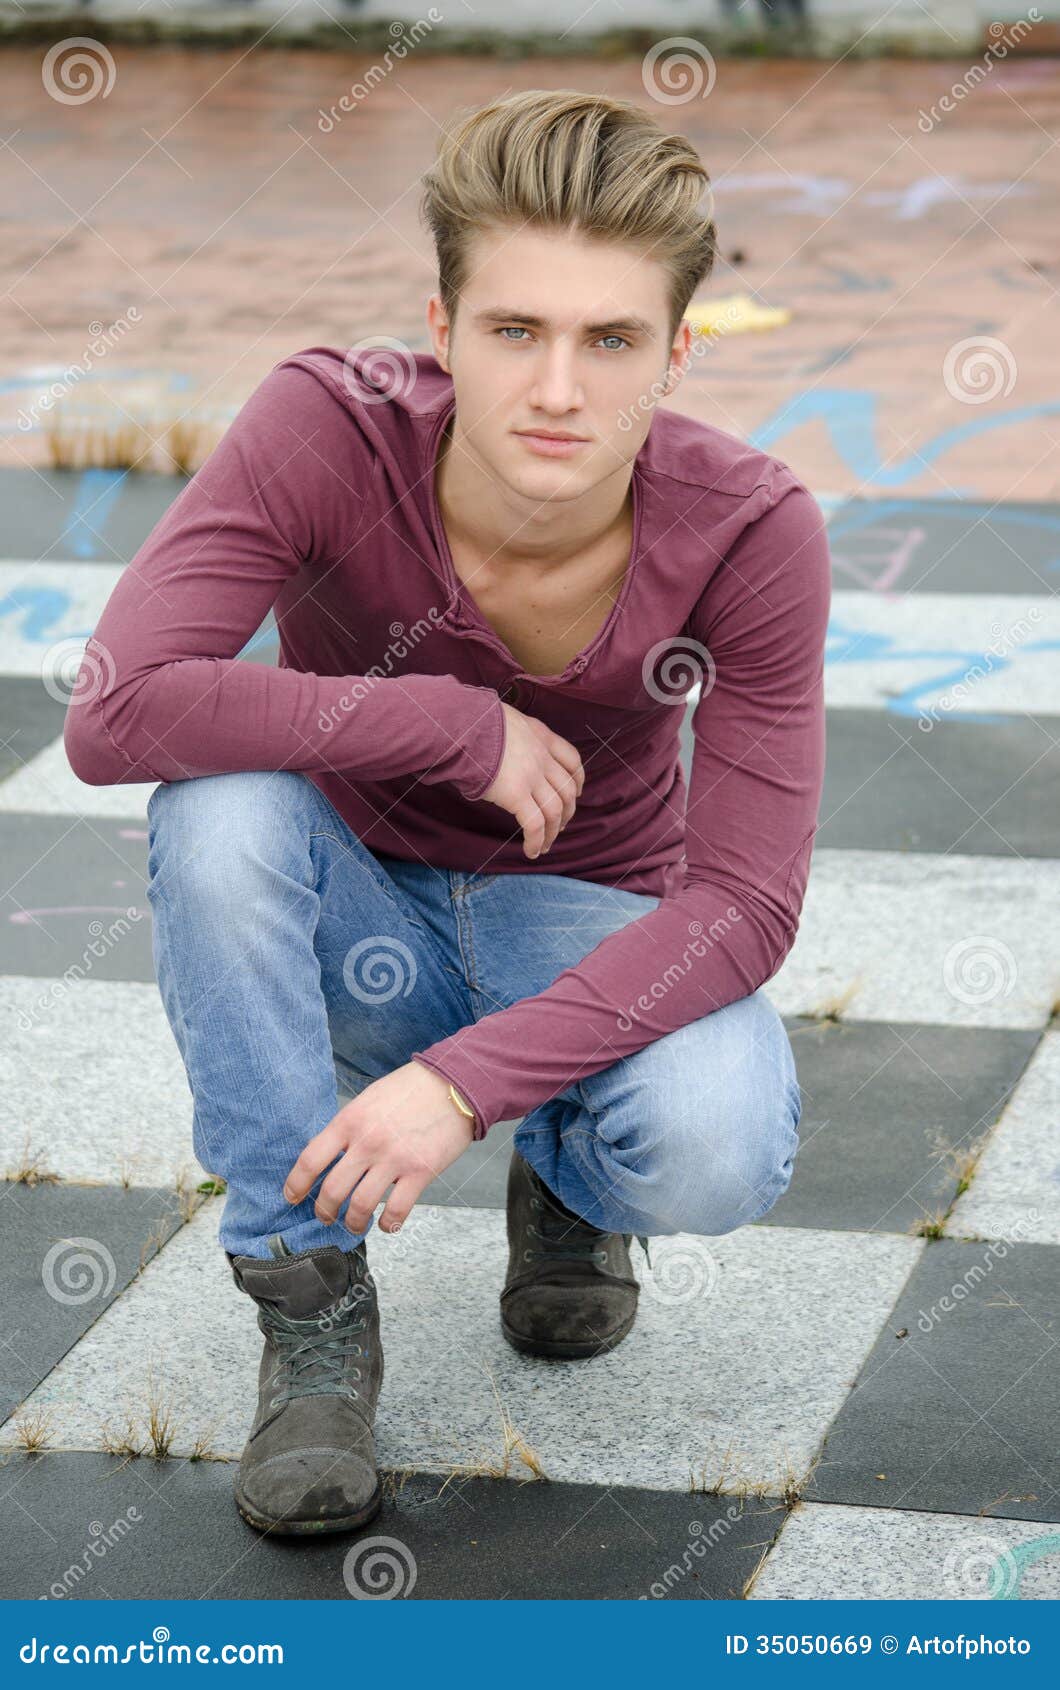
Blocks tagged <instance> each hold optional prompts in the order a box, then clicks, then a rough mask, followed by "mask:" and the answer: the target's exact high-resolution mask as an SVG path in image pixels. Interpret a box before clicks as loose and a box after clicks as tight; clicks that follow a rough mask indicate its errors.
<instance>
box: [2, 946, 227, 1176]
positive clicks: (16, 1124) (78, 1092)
mask: <svg viewBox="0 0 1060 1690" xmlns="http://www.w3.org/2000/svg"><path fill="white" fill-rule="evenodd" d="M0 1017H2V1020H3V1025H4V1028H5V1036H4V1038H3V1039H2V1040H0V1156H2V1166H3V1170H5V1171H11V1170H12V1169H14V1168H17V1167H19V1166H21V1165H22V1164H23V1163H24V1161H25V1160H26V1159H27V1157H29V1158H37V1157H39V1158H40V1159H41V1161H42V1163H43V1165H44V1167H45V1168H47V1169H49V1170H50V1171H51V1172H53V1173H56V1174H59V1175H60V1176H61V1177H62V1178H63V1179H64V1180H104V1181H107V1182H109V1183H111V1184H114V1185H118V1184H120V1183H122V1182H124V1181H129V1182H131V1183H132V1184H134V1185H166V1186H170V1185H174V1184H175V1183H176V1180H177V1178H178V1175H179V1174H180V1171H181V1169H182V1168H184V1169H185V1170H186V1173H187V1178H188V1179H189V1180H190V1181H191V1182H192V1183H196V1182H197V1181H198V1180H200V1179H202V1178H203V1177H204V1174H205V1170H203V1169H202V1168H200V1166H199V1164H198V1163H197V1162H196V1160H195V1157H194V1155H193V1154H192V1147H191V1116H192V1104H191V1094H190V1092H189V1090H188V1083H187V1079H186V1077H185V1074H184V1066H183V1063H182V1062H181V1059H180V1053H179V1051H178V1050H177V1046H176V1043H175V1041H174V1039H173V1035H172V1033H171V1031H170V1028H169V1023H168V1022H167V1020H166V1018H165V1011H164V1010H163V1008H162V1002H161V999H160V997H159V995H158V990H157V988H156V987H155V986H142V985H136V984H133V983H132V982H128V981H123V982H112V983H110V984H101V983H97V982H95V981H91V980H82V981H76V982H74V983H73V984H71V985H69V986H68V985H67V984H66V982H65V981H63V980H62V979H59V980H52V981H42V980H39V979H37V980H34V979H26V978H23V977H17V976H16V977H13V978H12V977H10V976H6V977H4V978H2V979H0Z"/></svg>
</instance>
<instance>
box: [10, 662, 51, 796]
mask: <svg viewBox="0 0 1060 1690" xmlns="http://www.w3.org/2000/svg"><path fill="white" fill-rule="evenodd" d="M65 719H66V705H65V704H64V703H63V702H62V700H61V699H57V698H52V697H51V695H50V694H49V693H48V692H46V691H45V689H44V687H43V686H42V684H41V682H40V681H39V680H37V679H36V677H35V676H29V675H0V724H2V726H0V780H4V779H5V778H6V777H7V776H8V775H11V774H14V773H15V771H16V770H17V769H21V768H22V766H23V764H24V763H28V762H29V760H30V758H31V757H35V756H36V755H37V752H38V751H43V750H44V747H45V746H46V745H50V744H51V742H52V740H53V739H58V737H59V735H60V734H61V733H62V731H63V722H64V721H65Z"/></svg>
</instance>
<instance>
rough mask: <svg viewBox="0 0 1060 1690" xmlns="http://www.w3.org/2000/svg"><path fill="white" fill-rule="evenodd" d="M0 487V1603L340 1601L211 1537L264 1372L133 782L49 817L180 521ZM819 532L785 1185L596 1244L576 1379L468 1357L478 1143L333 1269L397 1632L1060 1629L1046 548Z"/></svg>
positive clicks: (1059, 566) (64, 488)
mask: <svg viewBox="0 0 1060 1690" xmlns="http://www.w3.org/2000/svg"><path fill="white" fill-rule="evenodd" d="M2 480H3V483H4V494H5V508H6V510H7V512H8V513H9V514H8V524H7V533H6V539H5V548H6V550H7V551H9V552H11V553H12V555H13V558H14V561H9V562H6V563H3V564H0V611H2V612H3V614H2V615H0V704H2V707H3V708H2V716H3V723H4V727H3V735H2V743H0V839H2V842H3V850H2V860H3V863H4V878H3V892H4V897H3V904H2V907H0V945H2V947H3V949H2V956H0V971H2V978H0V999H2V1008H3V1019H4V1028H5V1038H4V1039H3V1041H2V1045H0V1081H2V1083H0V1141H2V1152H3V1170H4V1173H5V1174H6V1180H5V1183H4V1185H3V1186H2V1188H0V1191H2V1196H3V1203H2V1207H0V1217H2V1220H3V1234H2V1236H3V1241H4V1246H5V1247H4V1249H3V1251H2V1253H0V1291H2V1293H3V1307H4V1309H5V1311H6V1313H7V1318H6V1320H5V1324H4V1333H3V1340H4V1345H3V1364H2V1367H0V1417H2V1418H3V1425H2V1426H0V1449H2V1458H0V1459H2V1465H0V1563H2V1567H0V1589H2V1590H3V1592H4V1594H6V1595H11V1596H30V1597H34V1596H39V1595H45V1594H48V1592H49V1590H50V1589H51V1588H52V1586H53V1585H56V1584H57V1583H58V1585H59V1586H60V1587H61V1593H62V1594H67V1595H79V1596H85V1597H95V1598H99V1597H104V1598H106V1597H120V1598H128V1597H156V1596H163V1595H164V1596H167V1597H186V1598H193V1597H202V1596H209V1597H221V1596H225V1597H263V1596H268V1597H284V1598H290V1597H324V1598H328V1597H335V1598H338V1599H341V1598H343V1597H345V1596H346V1595H347V1591H346V1588H345V1586H344V1583H343V1579H342V1564H343V1559H344V1556H345V1554H346V1551H347V1549H348V1547H349V1541H348V1540H347V1539H345V1538H343V1539H339V1540H336V1541H333V1542H332V1543H330V1544H329V1543H327V1542H323V1543H313V1544H308V1545H295V1546H292V1545H290V1544H280V1543H276V1542H269V1541H268V1540H264V1539H261V1538H260V1537H258V1535H257V1534H255V1533H254V1532H252V1531H251V1530H250V1528H249V1527H246V1526H244V1524H243V1523H242V1521H241V1520H240V1519H239V1517H238V1515H237V1514H236V1512H235V1509H234V1506H233V1504H232V1501H231V1480H232V1468H231V1462H232V1461H233V1459H234V1458H236V1457H237V1456H238V1453H239V1450H240V1448H241V1447H242V1443H243V1440H244V1438H245V1436H246V1431H247V1428H248V1425H249V1420H250V1414H251V1409H252V1403H253V1400H254V1395H255V1391H254V1378H255V1370H256V1364H257V1356H258V1346H259V1341H260V1340H259V1335H258V1332H257V1329H256V1326H255V1325H254V1322H253V1311H252V1309H251V1306H250V1304H249V1303H248V1302H247V1300H246V1299H245V1298H242V1297H241V1296H240V1295H239V1293H238V1292H237V1291H236V1289H235V1287H234V1286H233V1284H232V1282H231V1279H230V1277H229V1274H228V1270H227V1267H226V1264H225V1262H224V1258H223V1255H222V1253H221V1251H220V1250H219V1248H218V1245H217V1240H216V1229H217V1220H218V1203H219V1200H218V1198H216V1197H213V1196H209V1195H206V1194H204V1193H202V1192H200V1191H199V1190H198V1189H197V1188H198V1186H199V1185H200V1183H201V1182H203V1180H204V1179H205V1177H206V1174H207V1172H208V1170H205V1169H202V1168H199V1167H198V1166H197V1165H196V1164H195V1161H194V1158H193V1156H192V1151H191V1136H190V1118H191V1102H190V1097H189V1093H188V1088H187V1084H186V1080H185V1077H184V1073H183V1069H182V1067H181V1064H180V1061H179V1058H178V1055H177V1052H176V1048H175V1045H174V1043H173V1040H172V1037H171V1035H170V1032H169V1029H168V1026H167V1024H166V1022H165V1018H164V1016H163V1012H162V1008H161V1004H160V1001H159V997H158V993H157V990H156V988H155V985H154V980H153V970H152V964H151V940H150V911H149V907H148V904H147V900H146V896H145V873H146V828H145V805H146V800H147V796H148V794H149V792H150V787H124V788H111V789H97V788H89V787H85V786H83V785H82V784H81V783H80V782H79V781H78V780H77V779H76V778H75V777H74V775H73V774H72V772H71V770H70V769H69V767H68V766H67V764H66V762H65V759H64V756H63V750H62V743H61V738H60V735H61V729H62V720H63V712H64V705H63V701H62V700H63V692H62V685H61V680H60V679H59V677H61V675H62V673H64V672H68V671H69V667H70V657H71V653H76V652H77V651H79V649H80V646H81V645H82V644H83V642H84V639H85V638H86V637H87V635H88V633H89V632H90V631H91V629H92V626H93V624H94V621H95V619H96V617H97V615H98V613H99V610H100V608H101V606H102V604H103V603H104V601H105V599H106V597H107V595H108V593H109V591H110V589H111V586H112V585H113V583H114V581H115V580H116V578H117V575H118V573H119V571H120V568H121V566H122V559H124V558H128V557H130V556H131V555H132V553H133V551H134V550H135V548H136V546H137V545H138V544H139V542H140V540H141V539H142V538H143V537H144V536H145V535H146V533H147V532H148V531H149V529H150V528H151V526H153V524H154V522H155V521H156V520H157V518H158V516H159V515H160V514H161V512H162V510H163V509H164V507H165V504H166V503H167V502H168V500H169V499H170V498H171V497H172V496H173V493H174V492H175V490H176V484H175V483H168V482H166V481H164V480H161V479H146V478H143V479H141V480H140V481H139V482H131V483H129V484H127V483H126V480H125V478H123V477H121V476H119V475H114V476H111V475H105V474H102V473H99V474H90V475H85V476H71V477H64V476H62V475H54V476H52V477H50V478H45V480H46V481H48V482H50V485H51V490H52V491H53V492H54V493H55V494H56V497H55V498H54V499H49V500H47V501H45V499H44V498H43V497H42V492H41V478H40V477H39V476H37V475H30V474H27V475H22V474H20V473H18V472H7V473H6V474H4V475H3V476H2ZM822 504H823V505H825V507H826V509H827V510H828V514H829V520H830V526H831V534H832V547H833V558H834V564H835V599H834V607H833V626H832V630H831V635H830V645H829V663H828V671H827V682H828V692H827V696H828V746H829V769H828V780H827V785H826V791H825V798H824V803H823V807H822V826H821V831H820V835H819V844H818V849H817V853H816V857H815V860H814V867H813V872H812V876H811V881H810V887H809V892H808V896H807V900H806V906H805V910H804V914H803V921H802V926H801V928H800V932H799V937H798V940H797V942H796V945H795V947H794V949H793V951H792V953H791V955H790V957H789V958H788V960H787V962H786V963H785V965H784V967H783V969H782V970H781V971H780V973H779V974H778V975H777V976H776V978H775V979H774V980H773V981H771V982H770V983H769V985H768V986H767V988H766V989H767V991H768V993H769V995H770V996H771V997H772V999H773V1001H774V1002H775V1003H776V1004H777V1006H778V1008H779V1009H780V1010H781V1012H782V1014H783V1015H784V1017H785V1020H786V1023H787V1025H788V1028H789V1030H790V1032H791V1035H792V1039H793V1045H794V1049H795V1052H796V1057H797V1060H798V1067H799V1076H800V1081H801V1084H802V1088H803V1094H804V1114H803V1119H802V1128H801V1134H802V1143H801V1148H800V1151H799V1155H798V1159H797V1163H796V1171H795V1177H794V1180H793V1183H792V1185H791V1188H790V1190H789V1191H788V1193H787V1194H786V1195H785V1197H784V1198H783V1199H782V1200H781V1202H780V1203H779V1204H778V1205H777V1206H776V1207H775V1208H774V1210H773V1211H772V1212H771V1213H770V1214H769V1216H767V1217H766V1219H765V1220H764V1221H763V1222H761V1223H759V1224H756V1225H754V1226H750V1227H746V1228H744V1229H742V1230H741V1231H740V1232H737V1233H734V1234H731V1235H729V1236H726V1237H723V1238H718V1239H703V1238H691V1237H688V1238H677V1239H670V1240H659V1241H657V1242H656V1243H655V1245H654V1246H653V1250H652V1258H653V1269H652V1271H651V1272H649V1271H648V1270H647V1269H646V1268H645V1267H644V1265H643V1259H642V1257H641V1256H640V1253H639V1251H637V1250H636V1249H635V1251H634V1255H635V1263H636V1265H637V1267H638V1271H639V1272H640V1273H641V1276H642V1281H643V1291H642V1297H641V1310H640V1314H639V1316H638V1320H637V1324H636V1327H635V1328H634V1331H633V1333H632V1334H631V1335H630V1337H629V1338H628V1339H627V1340H626V1341H625V1342H624V1343H623V1344H622V1345H621V1346H620V1347H619V1349H618V1350H616V1351H615V1352H614V1353H613V1354H612V1355H610V1356H607V1357H602V1358H600V1359H598V1360H596V1361H594V1362H591V1363H584V1362H581V1363H545V1362H539V1361H534V1360H532V1359H529V1358H525V1357H521V1356H518V1355H516V1354H515V1353H514V1352H513V1351H511V1350H510V1349H509V1348H508V1347H507V1346H506V1344H505V1343H504V1341H503V1339H502V1337H501V1334H500V1330H499V1325H498V1319H497V1292H498V1289H499V1287H500V1284H501V1281H502V1278H503V1272H504V1262H505V1236H504V1212H503V1192H504V1179H505V1172H506V1163H507V1158H508V1153H509V1144H510V1136H511V1131H512V1128H513V1126H514V1123H510V1124H508V1125H499V1126H498V1127H496V1128H495V1129H494V1131H493V1132H492V1133H491V1135H490V1137H489V1139H488V1140H487V1141H486V1143H484V1144H482V1145H478V1146H474V1147H473V1148H472V1149H471V1150H469V1151H468V1152H467V1154H466V1156H465V1157H464V1158H462V1159H461V1161H460V1162H459V1163H457V1164H455V1165H454V1167H453V1168H451V1169H449V1170H447V1173H446V1175H445V1177H444V1178H443V1179H442V1180H439V1181H437V1182H436V1184H435V1186H433V1187H432V1188H431V1189H430V1191H429V1192H428V1194H427V1196H428V1198H429V1199H430V1201H429V1202H424V1203H423V1204H421V1205H420V1206H419V1207H418V1209H417V1211H416V1214H415V1219H414V1222H413V1223H410V1225H409V1227H408V1228H407V1229H406V1230H405V1232H404V1234H403V1235H402V1237H401V1238H400V1239H390V1240H388V1239H385V1238H382V1237H381V1236H378V1235H376V1234H373V1243H372V1244H371V1245H370V1250H371V1252H372V1254H371V1260H372V1265H373V1270H374V1272H375V1274H376V1277H377V1280H378V1282H379V1286H380V1299H381V1309H382V1319H383V1336H384V1343H385V1353H386V1379H385V1383H384V1388H383V1393H382V1398H381V1401H380V1407H379V1418H378V1426H377V1433H378V1438H377V1441H378V1448H379V1454H380V1461H381V1464H382V1465H383V1467H384V1468H385V1469H386V1472H387V1501H386V1504H385V1507H384V1510H383V1512H382V1514H381V1515H380V1516H379V1517H378V1519H377V1520H376V1521H375V1522H373V1524H372V1526H371V1527H370V1528H369V1529H368V1530H369V1532H370V1533H371V1534H372V1535H385V1536H387V1537H389V1538H391V1539H396V1540H398V1541H399V1542H400V1544H402V1545H403V1546H405V1552H407V1554H408V1555H410V1556H413V1557H414V1558H415V1564H416V1568H417V1579H416V1586H415V1595H417V1596H423V1597H428V1598H430V1597H445V1596H457V1597H460V1596H465V1597H466V1596H478V1597H496V1598H500V1597H505V1596H507V1597H553V1596H562V1597H571V1596H590V1597H609V1598H626V1597H638V1596H642V1595H644V1596H649V1597H652V1596H662V1597H665V1598H668V1599H679V1598H711V1597H733V1596H741V1595H746V1596H748V1597H749V1598H750V1599H769V1598H786V1597H802V1596H809V1597H832V1596H865V1597H875V1598H879V1597H938V1598H944V1597H954V1596H957V1597H969V1598H975V1597H982V1598H986V1599H991V1598H996V1597H998V1596H1009V1595H1012V1594H1016V1595H1018V1596H1019V1597H1021V1598H1050V1597H1051V1598H1054V1599H1055V1598H1056V1597H1057V1596H1060V1462H1058V1453H1057V1442H1058V1440H1057V1406H1056V1405H1057V1402H1058V1401H1060V1389H1058V1374H1060V1350H1058V1346H1057V1339H1058V1336H1060V1331H1058V1317H1060V1295H1058V1292H1060V1026H1058V1025H1057V1021H1056V1016H1055V1011H1056V1006H1057V999H1058V995H1060V963H1058V958H1057V945H1056V936H1057V932H1058V930H1060V920H1058V916H1060V806H1058V805H1057V803H1056V792H1057V790H1058V775H1060V766H1058V765H1060V756H1058V750H1057V717H1058V716H1060V662H1058V658H1057V653H1058V651H1060V607H1058V604H1057V598H1056V591H1057V586H1058V584H1060V508H1054V507H1050V506H1041V505H1039V506H1019V505H998V506H994V507H988V506H977V505H972V504H962V503H959V502H957V501H938V502H931V501H905V500H899V499H894V500H890V501H887V502H885V503H877V504H873V503H868V502H865V503H861V502H856V501H852V502H848V503H840V502H835V503H833V502H832V501H829V500H827V499H822ZM244 656H245V657H246V659H247V660H248V661H272V660H273V659H274V656H275V646H274V635H273V632H272V631H271V630H270V627H269V626H268V625H266V627H265V628H264V629H263V630H262V633H261V636H260V638H259V639H257V640H256V641H255V642H252V643H251V647H250V648H248V650H247V652H246V653H244ZM42 675H44V676H45V677H47V679H46V681H45V684H43V685H42ZM690 706H691V701H690ZM689 750H690V741H688V739H687V721H686V745H685V753H686V756H687V754H688V752H689ZM38 1443H39V1444H40V1445H41V1448H40V1449H39V1450H35V1451H34V1450H33V1446H34V1445H36V1444H38ZM136 1451H139V1452H141V1453H139V1454H136V1453H133V1452H136ZM120 1519H127V1520H129V1521H131V1522H132V1523H133V1525H132V1529H130V1530H126V1531H124V1532H122V1533H121V1534H115V1533H114V1532H113V1531H112V1530H111V1528H112V1526H113V1524H114V1522H116V1521H118V1520H120ZM112 1538H113V1539H115V1541H114V1543H113V1546H111V1547H108V1550H107V1554H106V1555H105V1556H96V1555H93V1554H91V1553H89V1552H88V1551H89V1546H91V1545H92V1544H93V1542H98V1541H100V1540H103V1539H106V1540H107V1541H108V1543H109V1542H110V1539H112ZM75 1566H76V1567H79V1568H81V1571H80V1572H79V1573H77V1574H76V1575H74V1574H72V1573H71V1571H70V1569H71V1568H73V1567H75Z"/></svg>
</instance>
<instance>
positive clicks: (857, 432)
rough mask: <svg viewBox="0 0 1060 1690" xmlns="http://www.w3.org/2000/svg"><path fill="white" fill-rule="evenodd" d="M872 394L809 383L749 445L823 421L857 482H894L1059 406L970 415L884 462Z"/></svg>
mask: <svg viewBox="0 0 1060 1690" xmlns="http://www.w3.org/2000/svg"><path fill="white" fill-rule="evenodd" d="M876 405H877V398H876V395H875V393H871V392H869V391H867V390H864V389H857V388H845V387H818V388H811V389H809V391H808V392H806V393H802V394H800V395H799V396H798V398H796V399H792V400H790V401H785V403H784V404H783V405H781V406H780V408H779V409H778V410H776V411H774V413H773V415H772V416H771V417H769V418H767V420H766V421H765V422H764V423H763V424H762V425H761V427H760V428H757V429H755V430H754V432H753V433H752V434H751V435H750V437H749V439H750V443H751V445H752V446H758V447H760V448H761V449H762V450H763V451H768V450H769V448H770V447H771V446H773V445H774V444H775V443H776V442H777V441H778V440H782V439H783V438H784V436H785V435H788V434H791V433H793V431H794V430H795V429H797V428H801V427H802V426H803V425H804V424H805V423H808V422H823V423H824V425H825V429H826V430H827V433H828V438H829V440H830V442H831V445H832V449H833V450H834V452H835V453H836V455H837V457H839V458H840V459H841V461H842V462H843V463H844V464H845V465H846V466H847V468H848V469H849V470H850V471H851V472H852V473H853V474H854V475H856V476H857V478H858V480H859V482H861V483H862V485H864V486H870V487H900V486H901V484H902V482H903V481H911V480H912V479H913V478H914V477H915V476H918V475H923V473H924V470H925V468H926V467H927V466H928V465H929V464H931V463H934V462H935V460H936V459H937V458H941V457H942V456H943V454H944V453H946V452H948V451H949V450H950V449H951V447H953V446H958V445H960V443H961V441H962V440H971V439H974V438H975V437H976V436H977V435H980V434H989V433H991V432H993V430H995V429H999V428H1012V427H1014V426H1015V425H1016V424H1017V423H1021V422H1029V421H1032V420H1033V419H1034V418H1036V417H1045V416H1051V415H1053V414H1054V413H1057V412H1060V400H1058V401H1050V402H1048V403H1046V404H1041V405H1022V406H1018V407H1017V408H1016V409H1014V410H1011V411H1001V412H999V413H997V414H996V415H990V416H975V417H972V418H970V420H969V421H968V422H966V423H962V424H961V426H960V427H959V428H948V429H944V430H943V431H942V433H941V434H936V435H935V436H934V438H933V439H929V440H925V441H923V442H921V444H920V445H919V446H918V447H917V449H916V451H915V452H910V453H909V455H908V456H907V457H905V458H903V459H901V460H900V461H899V462H897V463H892V464H887V463H885V462H884V459H883V457H882V455H881V453H880V449H879V444H878V440H877V418H876ZM973 493H974V489H970V488H967V487H956V488H954V490H953V496H954V497H955V498H965V497H968V496H970V495H971V494H973Z"/></svg>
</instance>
